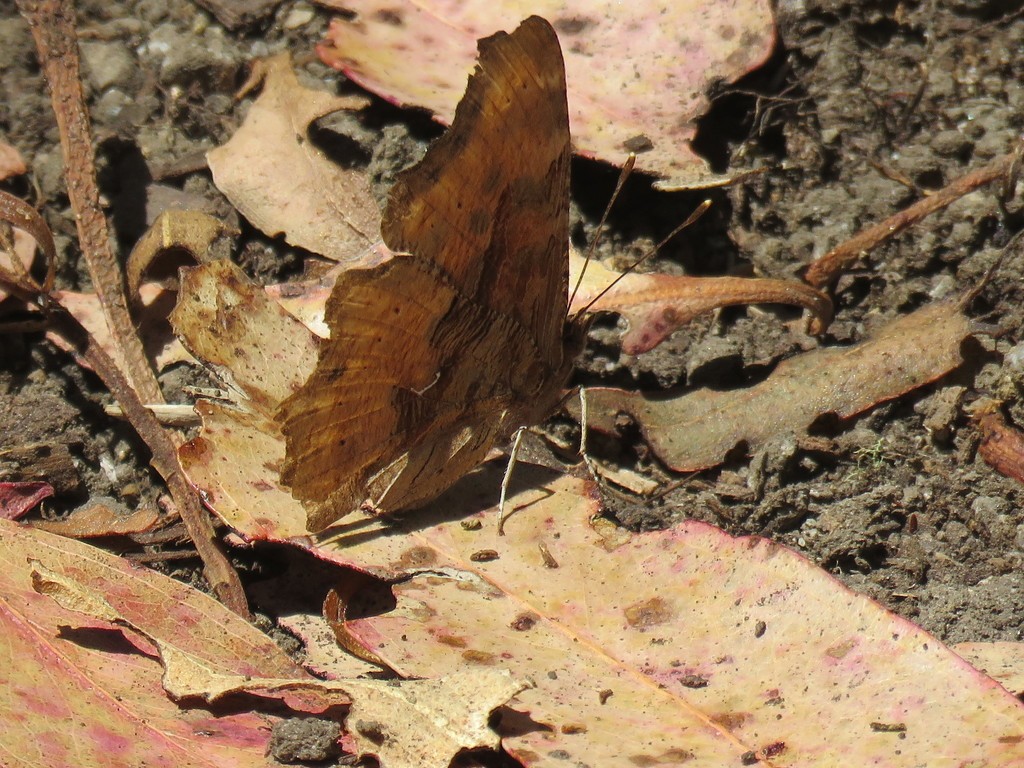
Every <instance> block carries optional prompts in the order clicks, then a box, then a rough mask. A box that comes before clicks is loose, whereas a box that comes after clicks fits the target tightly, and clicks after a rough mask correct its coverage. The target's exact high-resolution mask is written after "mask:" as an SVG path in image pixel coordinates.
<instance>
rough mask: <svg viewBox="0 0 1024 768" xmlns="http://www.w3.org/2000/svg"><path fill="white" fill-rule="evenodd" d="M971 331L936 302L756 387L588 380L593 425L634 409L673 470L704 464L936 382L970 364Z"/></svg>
mask: <svg viewBox="0 0 1024 768" xmlns="http://www.w3.org/2000/svg"><path fill="white" fill-rule="evenodd" d="M971 332H972V331H971V323H970V321H969V320H968V319H967V318H966V317H964V315H963V313H962V312H961V311H960V307H959V306H958V305H957V304H955V303H952V302H941V303H935V304H931V305H928V306H926V307H923V308H922V309H919V310H917V311H916V312H913V313H912V314H910V315H907V316H905V317H900V318H898V319H896V320H894V321H892V322H890V323H889V324H887V325H885V326H884V327H882V328H880V329H878V331H877V332H875V333H874V334H873V335H871V336H870V337H869V338H868V339H867V340H865V341H863V342H861V343H860V344H857V345H855V346H852V347H843V348H825V349H819V350H815V351H813V352H808V353H805V354H802V355H798V356H796V357H793V358H790V359H789V360H785V361H783V362H782V363H780V364H779V365H778V367H777V368H776V369H775V371H774V372H773V373H772V374H771V375H770V376H769V377H768V378H767V379H766V380H765V381H763V382H761V383H760V384H758V385H756V386H753V387H749V388H746V389H739V390H730V391H727V392H716V391H712V390H707V389H704V390H699V391H697V392H692V393H689V394H685V395H683V396H681V397H677V398H665V397H647V396H645V395H643V394H641V393H628V392H623V391H621V390H616V389H601V388H594V389H588V390H587V400H588V406H589V413H590V416H591V419H590V422H589V425H588V426H589V427H590V428H593V429H599V430H602V431H605V432H609V433H614V432H615V419H616V416H617V414H621V413H628V414H630V415H631V416H632V417H633V418H635V419H636V421H637V422H638V423H639V425H640V427H641V429H642V430H643V434H644V437H645V438H646V440H647V441H648V442H649V444H650V445H651V447H652V448H653V449H654V451H655V453H657V454H658V456H659V457H660V458H661V459H662V460H663V461H664V462H665V463H666V464H668V465H669V466H670V467H671V468H672V469H674V470H676V471H679V472H688V471H693V470H697V469H703V468H705V467H710V466H714V465H715V464H718V463H719V462H720V461H722V459H723V458H724V456H725V454H726V453H727V452H728V451H730V450H732V448H733V447H735V446H736V445H737V444H738V443H740V442H741V441H743V442H745V443H746V444H747V448H748V450H750V451H756V450H757V448H758V447H759V446H761V445H763V444H764V443H765V442H767V441H768V440H770V439H771V438H772V437H773V436H774V435H779V434H785V433H788V432H794V431H802V430H803V429H805V428H806V427H807V426H808V425H809V424H810V423H811V422H812V421H813V420H814V419H815V418H817V417H818V416H820V415H822V414H825V413H835V414H837V415H838V416H839V417H840V418H844V419H845V418H849V417H851V416H855V415H856V414H858V413H861V412H862V411H865V410H867V409H868V408H871V407H872V406H874V405H876V404H878V403H880V402H883V401H885V400H891V399H892V398H894V397H898V396H900V395H902V394H903V393H905V392H908V391H910V390H912V389H914V388H916V387H920V386H922V385H924V384H927V383H928V382H931V381H934V380H935V379H937V378H939V377H940V376H942V375H944V374H945V373H947V372H949V371H950V370H952V369H953V368H955V367H956V366H957V365H959V364H960V362H961V355H960V344H961V342H962V341H963V340H964V339H965V338H966V337H967V336H969V335H970V334H971ZM569 407H570V408H572V407H577V406H575V404H574V403H572V402H570V403H569Z"/></svg>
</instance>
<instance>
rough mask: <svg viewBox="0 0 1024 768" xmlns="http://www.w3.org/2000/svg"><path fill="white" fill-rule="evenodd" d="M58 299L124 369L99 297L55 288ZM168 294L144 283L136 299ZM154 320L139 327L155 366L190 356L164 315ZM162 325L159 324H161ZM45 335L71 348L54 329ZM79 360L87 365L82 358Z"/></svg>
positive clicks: (147, 301)
mask: <svg viewBox="0 0 1024 768" xmlns="http://www.w3.org/2000/svg"><path fill="white" fill-rule="evenodd" d="M54 295H55V297H56V298H57V301H59V302H60V303H61V304H62V305H63V306H64V308H65V309H67V311H68V312H70V313H71V314H72V315H74V316H75V319H76V320H78V322H80V323H81V324H82V325H83V326H85V329H86V330H87V331H89V333H90V335H91V336H92V338H93V339H94V340H95V341H96V343H97V344H98V345H99V346H100V347H102V348H103V350H104V351H105V352H106V353H107V354H108V355H110V356H111V357H112V358H113V359H114V362H115V363H117V366H118V368H120V369H121V370H122V371H123V370H124V363H123V361H122V358H121V351H120V348H119V346H118V345H117V344H115V343H114V340H113V338H112V337H111V335H110V329H109V327H108V326H107V319H106V316H105V315H104V314H103V308H102V306H101V305H100V300H99V297H98V296H96V294H95V293H77V292H74V291H55V292H54ZM166 295H167V291H166V289H164V288H161V287H160V286H158V285H152V284H150V285H143V286H142V287H141V288H140V289H139V301H140V303H141V304H142V306H143V307H151V306H153V305H154V304H156V303H157V302H159V301H161V300H162V299H163V298H164V297H165V296H166ZM147 319H152V320H154V322H153V323H149V322H146V323H144V324H143V325H142V326H141V327H140V328H139V333H140V334H141V335H142V337H143V344H144V345H145V347H146V351H147V353H148V354H149V356H150V358H151V359H152V360H154V362H155V364H156V367H157V370H163V369H164V368H166V367H167V366H169V365H173V364H174V363H180V362H184V361H190V360H192V357H191V355H189V353H188V352H186V351H185V348H184V347H183V346H182V345H181V342H180V341H179V340H178V339H176V338H174V337H173V336H171V335H170V333H169V332H168V331H167V329H166V321H165V320H164V316H161V317H156V318H147ZM161 325H162V326H164V327H160V326H161ZM47 338H48V339H49V340H50V341H51V342H52V343H53V344H54V345H55V346H57V347H59V348H60V349H64V350H67V351H72V350H71V348H70V347H69V346H68V344H67V342H66V341H65V340H64V339H63V338H62V337H61V336H60V335H58V334H56V333H48V334H47ZM79 364H80V365H83V366H84V367H86V368H88V365H87V364H86V363H85V361H84V360H79Z"/></svg>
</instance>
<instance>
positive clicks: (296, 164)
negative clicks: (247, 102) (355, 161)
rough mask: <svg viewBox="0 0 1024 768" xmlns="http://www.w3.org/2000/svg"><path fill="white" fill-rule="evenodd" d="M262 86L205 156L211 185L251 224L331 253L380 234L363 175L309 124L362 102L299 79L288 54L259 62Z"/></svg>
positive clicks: (343, 254)
mask: <svg viewBox="0 0 1024 768" xmlns="http://www.w3.org/2000/svg"><path fill="white" fill-rule="evenodd" d="M262 75H263V91H262V93H261V94H260V95H259V97H258V98H257V99H256V101H255V102H254V103H253V105H252V107H251V108H250V110H249V114H248V115H247V116H246V118H245V121H244V122H243V123H242V125H241V127H240V128H239V129H238V130H237V131H236V132H235V134H234V136H232V137H231V139H230V140H229V141H228V142H227V143H226V144H224V145H223V146H221V147H217V148H216V149H213V150H211V151H210V152H209V154H208V155H207V160H208V162H209V165H210V170H211V172H212V173H213V181H214V183H215V184H216V185H217V188H218V189H219V190H220V191H221V192H223V193H224V194H225V195H226V196H227V198H228V199H229V200H230V201H231V203H232V205H234V206H235V207H236V208H237V209H238V210H239V211H240V212H241V213H242V214H243V215H244V216H245V217H246V218H247V219H248V220H249V221H250V222H252V224H253V225H255V226H256V227H259V228H260V229H261V230H263V231H264V232H266V233H267V234H268V235H270V236H271V237H273V236H276V235H279V234H283V235H284V238H285V240H286V241H287V242H288V243H290V244H292V245H297V246H300V247H302V248H305V249H306V250H308V251H312V252H313V253H317V254H320V255H321V256H323V257H325V258H327V259H332V260H334V261H348V260H351V259H354V258H357V257H358V256H359V255H360V254H361V253H362V251H364V250H365V249H366V248H367V247H368V246H369V245H370V244H372V243H373V242H374V241H375V240H376V239H377V238H378V236H379V234H380V211H379V209H378V207H377V204H376V202H374V199H373V196H372V195H371V193H370V184H369V180H368V179H367V177H366V175H365V174H364V173H362V172H360V171H356V170H351V169H344V168H342V167H340V166H339V165H338V164H336V163H334V162H333V161H331V160H330V159H329V158H328V157H327V156H326V155H325V154H324V153H323V152H322V151H321V150H320V149H318V148H317V146H316V144H315V143H314V142H313V141H312V138H311V137H310V133H309V131H310V125H311V124H312V123H313V122H314V121H315V120H318V119H320V118H321V117H324V116H326V115H329V114H331V113H332V112H337V111H338V110H341V109H349V110H356V109H362V108H363V107H365V106H366V104H367V102H366V100H365V99H363V98H356V97H352V96H334V95H332V94H329V93H327V92H326V91H316V90H311V89H309V88H305V87H303V86H301V85H300V84H299V81H298V79H297V78H296V76H295V73H294V72H293V71H292V68H291V62H290V59H289V57H288V55H287V54H279V55H278V56H275V57H273V58H271V59H268V60H267V61H266V62H264V63H263V71H262Z"/></svg>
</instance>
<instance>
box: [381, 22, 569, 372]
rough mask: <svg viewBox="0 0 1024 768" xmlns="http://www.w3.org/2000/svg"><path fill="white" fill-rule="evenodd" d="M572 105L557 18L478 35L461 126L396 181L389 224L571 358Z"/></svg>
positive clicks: (544, 348) (545, 348) (554, 352)
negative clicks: (567, 327) (566, 344)
mask: <svg viewBox="0 0 1024 768" xmlns="http://www.w3.org/2000/svg"><path fill="white" fill-rule="evenodd" d="M570 158H571V148H570V142H569V113H568V107H567V106H566V96H565V65H564V63H563V61H562V52H561V49H560V48H559V45H558V38H557V37H556V36H555V32H554V30H553V29H552V28H551V25H550V24H548V22H546V21H545V20H544V19H541V18H539V17H537V16H532V17H530V18H529V19H527V20H526V21H524V22H523V23H522V24H521V25H520V26H519V27H518V29H516V30H515V31H514V32H512V33H511V34H505V33H504V32H499V33H498V34H496V35H494V36H492V37H489V38H487V39H485V40H481V41H480V56H479V64H478V65H477V68H476V71H475V72H474V73H473V76H472V77H471V78H470V81H469V85H468V87H467V88H466V95H465V96H464V97H463V99H462V101H461V102H460V103H459V106H458V109H457V110H456V112H455V119H454V120H453V121H452V127H451V129H450V130H449V131H448V132H447V133H445V134H444V135H443V136H442V137H441V138H440V139H438V140H437V141H436V142H435V143H434V145H433V146H432V147H431V150H430V152H428V153H427V156H426V157H425V158H424V159H423V161H422V162H421V163H420V164H419V165H417V166H415V167H414V168H412V169H410V170H408V171H406V172H404V173H403V174H401V175H400V176H399V178H398V180H397V181H396V182H395V185H394V186H393V187H392V190H391V193H390V195H389V197H388V204H387V206H386V208H385V211H384V218H383V222H382V224H381V233H382V235H383V237H384V242H385V243H386V244H387V246H388V247H389V248H391V250H393V251H404V252H409V253H415V254H416V255H417V256H420V257H422V258H426V259H430V260H431V261H434V262H436V263H437V264H439V265H441V267H442V268H443V269H444V270H445V271H446V272H447V273H448V274H449V275H451V277H452V280H453V281H454V283H455V284H456V285H457V286H458V287H459V288H460V289H461V290H462V291H463V292H464V293H465V294H466V295H467V296H471V297H473V298H474V299H475V300H476V301H478V302H479V303H481V304H483V305H484V306H487V307H491V308H492V309H494V310H496V311H498V312H501V313H503V314H507V315H509V316H511V317H515V318H516V319H517V320H518V321H519V322H520V324H522V326H523V327H524V328H526V329H527V331H528V332H529V333H530V334H531V335H532V336H533V338H534V339H535V341H536V342H537V345H538V348H539V349H540V353H541V359H542V360H543V362H544V363H546V364H547V365H549V366H550V367H552V368H558V367H559V366H560V364H561V361H562V330H563V325H564V323H565V318H566V309H567V308H566V304H567V301H568V299H567V293H568V285H567V284H568V279H569V272H568V270H569V266H568V258H567V253H568V243H569V162H570Z"/></svg>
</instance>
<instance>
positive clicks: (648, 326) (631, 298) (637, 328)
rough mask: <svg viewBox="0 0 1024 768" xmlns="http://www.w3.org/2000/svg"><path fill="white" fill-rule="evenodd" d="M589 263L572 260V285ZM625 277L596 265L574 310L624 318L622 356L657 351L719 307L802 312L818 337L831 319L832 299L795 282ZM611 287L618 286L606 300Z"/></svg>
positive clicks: (576, 257)
mask: <svg viewBox="0 0 1024 768" xmlns="http://www.w3.org/2000/svg"><path fill="white" fill-rule="evenodd" d="M584 263H585V259H584V258H583V257H582V256H580V255H578V254H571V255H570V256H569V285H573V286H575V285H576V281H577V279H578V276H579V274H580V271H581V270H582V269H583V264H584ZM620 277H621V273H619V272H615V271H613V270H611V269H608V268H607V267H605V266H604V265H603V264H601V262H599V261H591V262H590V264H589V265H588V266H587V269H586V272H584V277H583V282H582V283H580V287H579V290H578V291H577V292H576V295H575V297H574V299H573V303H572V306H571V307H570V308H569V309H570V311H571V312H578V311H580V310H581V309H583V308H584V307H587V306H588V305H590V310H589V311H591V312H614V313H616V314H618V315H621V316H622V317H623V318H625V319H626V321H627V322H628V323H629V329H628V330H627V331H626V333H624V334H623V336H622V351H623V352H624V353H626V354H627V355H639V354H641V353H642V352H647V351H649V350H651V349H654V347H656V346H658V344H660V343H661V342H662V341H664V340H665V339H666V338H668V337H669V335H671V333H672V332H673V331H675V330H676V329H677V328H680V327H681V326H683V325H685V324H686V323H688V322H690V321H691V320H693V319H694V318H695V317H697V316H698V315H701V314H703V313H704V312H710V311H712V310H714V309H718V308H720V307H731V306H736V305H739V304H769V303H779V304H792V305H794V306H798V307H803V308H804V309H806V310H808V311H809V312H811V313H812V314H813V316H814V322H813V324H812V326H811V329H810V330H811V332H812V333H815V334H818V333H821V332H823V331H824V330H825V326H827V325H828V322H829V320H830V319H831V316H832V302H831V301H829V299H828V297H827V296H825V294H823V293H821V292H820V291H817V290H815V289H814V288H811V287H810V286H808V285H805V284H804V283H800V282H797V281H796V280H772V279H768V278H752V277H681V276H677V275H662V274H639V273H637V272H630V273H629V274H627V275H626V276H625V277H622V279H619V278H620ZM616 280H618V282H615V281H616ZM612 283H615V285H614V286H613V287H612V288H611V289H609V290H607V292H605V293H604V294H603V295H601V294H602V292H603V291H605V289H607V288H608V286H610V285H612ZM599 295H600V296H601V298H599V299H597V301H595V302H594V303H593V304H592V305H591V304H590V303H591V302H592V301H594V299H595V298H596V297H597V296H599Z"/></svg>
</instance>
